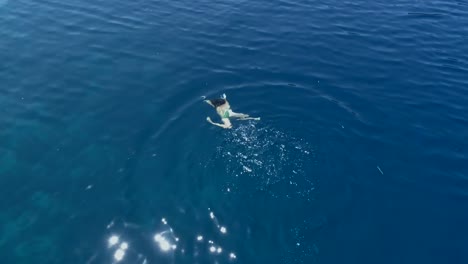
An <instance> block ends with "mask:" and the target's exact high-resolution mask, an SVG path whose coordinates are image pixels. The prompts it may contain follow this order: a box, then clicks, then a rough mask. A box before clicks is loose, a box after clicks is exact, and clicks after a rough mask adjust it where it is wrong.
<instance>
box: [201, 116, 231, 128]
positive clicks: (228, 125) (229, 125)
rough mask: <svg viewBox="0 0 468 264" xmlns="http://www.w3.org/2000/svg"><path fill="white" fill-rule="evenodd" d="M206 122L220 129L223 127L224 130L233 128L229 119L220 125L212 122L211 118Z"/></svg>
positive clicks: (225, 119)
mask: <svg viewBox="0 0 468 264" xmlns="http://www.w3.org/2000/svg"><path fill="white" fill-rule="evenodd" d="M206 121H208V123H210V124H212V125H215V126H219V127H222V128H232V124H231V121H229V118H223V119H222V121H223V124H219V123H215V122H213V121H211V118H210V117H207V118H206Z"/></svg>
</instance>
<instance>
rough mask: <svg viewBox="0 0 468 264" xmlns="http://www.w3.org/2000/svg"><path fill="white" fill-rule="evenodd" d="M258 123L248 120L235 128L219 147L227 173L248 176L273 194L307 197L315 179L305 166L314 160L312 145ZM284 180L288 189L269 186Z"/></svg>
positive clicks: (281, 182)
mask: <svg viewBox="0 0 468 264" xmlns="http://www.w3.org/2000/svg"><path fill="white" fill-rule="evenodd" d="M257 126H259V125H257V124H256V123H255V122H251V123H245V124H243V125H241V126H238V127H236V128H234V129H233V130H232V131H230V133H229V134H228V135H227V138H226V141H227V144H223V145H222V146H219V147H218V149H217V154H218V157H220V158H221V159H222V160H223V162H224V163H225V164H224V166H225V168H226V170H227V174H228V175H232V176H235V177H250V178H251V180H252V182H254V183H255V185H256V188H257V189H259V190H267V189H269V190H270V191H269V192H270V194H271V195H272V196H275V197H280V196H283V197H287V198H290V197H292V196H299V197H301V198H303V199H307V200H308V199H310V198H311V197H310V196H311V192H312V191H313V190H314V183H313V180H312V178H311V175H308V174H307V171H306V167H307V166H308V165H310V164H313V163H314V162H313V161H314V160H316V156H315V149H314V148H313V147H312V146H311V145H310V144H309V143H308V142H307V141H305V140H303V139H300V138H295V137H294V136H291V135H289V134H286V133H284V132H281V131H279V130H276V129H273V128H269V127H257ZM286 184H287V185H288V191H287V193H283V194H281V193H278V192H276V191H271V188H269V187H271V186H275V185H281V186H282V187H284V186H285V185H286Z"/></svg>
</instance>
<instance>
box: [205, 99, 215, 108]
mask: <svg viewBox="0 0 468 264" xmlns="http://www.w3.org/2000/svg"><path fill="white" fill-rule="evenodd" d="M203 102H205V103H207V104H209V105H211V106H212V107H215V106H214V105H213V104H212V103H211V101H210V100H203Z"/></svg>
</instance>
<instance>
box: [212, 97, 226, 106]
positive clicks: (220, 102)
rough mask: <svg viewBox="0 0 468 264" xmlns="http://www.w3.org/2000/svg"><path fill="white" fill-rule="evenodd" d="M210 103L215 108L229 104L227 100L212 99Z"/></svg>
mask: <svg viewBox="0 0 468 264" xmlns="http://www.w3.org/2000/svg"><path fill="white" fill-rule="evenodd" d="M209 101H210V102H211V104H212V105H213V106H214V107H219V106H222V105H223V104H225V103H226V102H227V101H226V99H211V100H209Z"/></svg>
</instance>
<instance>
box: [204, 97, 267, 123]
mask: <svg viewBox="0 0 468 264" xmlns="http://www.w3.org/2000/svg"><path fill="white" fill-rule="evenodd" d="M205 103H207V104H209V105H211V106H213V107H214V108H215V109H216V112H217V113H218V115H219V116H220V117H221V121H223V123H222V124H220V123H215V122H213V121H211V118H210V117H207V118H206V121H208V122H209V123H210V124H212V125H215V126H219V127H222V128H232V124H231V120H230V119H229V118H231V117H232V118H237V119H238V120H260V117H250V116H249V115H246V114H241V113H235V112H233V111H232V110H231V106H230V105H229V102H228V101H227V99H226V94H223V96H222V97H221V98H219V99H211V100H205Z"/></svg>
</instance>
